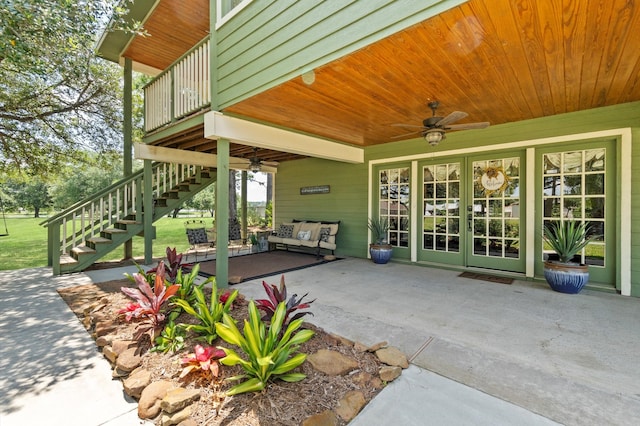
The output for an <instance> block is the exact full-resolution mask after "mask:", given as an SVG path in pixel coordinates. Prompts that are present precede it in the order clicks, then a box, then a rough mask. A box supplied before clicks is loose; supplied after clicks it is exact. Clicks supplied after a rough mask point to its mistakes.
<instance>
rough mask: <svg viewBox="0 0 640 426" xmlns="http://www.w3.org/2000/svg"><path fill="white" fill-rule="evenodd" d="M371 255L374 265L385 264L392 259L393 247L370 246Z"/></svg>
mask: <svg viewBox="0 0 640 426" xmlns="http://www.w3.org/2000/svg"><path fill="white" fill-rule="evenodd" d="M369 254H370V255H371V260H373V263H378V264H385V263H387V262H388V261H389V260H390V259H391V255H392V254H393V247H392V246H390V245H377V244H371V245H369Z"/></svg>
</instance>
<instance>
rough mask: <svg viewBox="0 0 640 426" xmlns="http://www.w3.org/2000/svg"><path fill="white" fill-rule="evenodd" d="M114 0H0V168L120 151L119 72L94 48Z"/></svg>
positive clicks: (38, 167) (49, 166) (45, 166)
mask: <svg viewBox="0 0 640 426" xmlns="http://www.w3.org/2000/svg"><path fill="white" fill-rule="evenodd" d="M115 1H116V0H104V1H82V0H0V22H2V24H3V25H2V27H1V28H0V172H12V173H16V172H17V171H19V170H26V172H27V174H29V175H36V174H39V175H43V176H44V175H46V174H48V173H50V172H52V171H55V170H56V169H57V167H59V166H60V165H67V164H70V163H73V162H85V161H86V159H87V157H86V151H93V152H98V153H105V152H112V151H119V147H120V146H121V141H122V136H121V133H122V129H121V127H122V102H121V92H122V90H121V87H120V70H119V68H118V66H117V64H112V63H109V62H107V61H104V60H102V59H99V58H97V57H96V56H95V53H94V50H93V49H94V47H95V41H96V37H97V35H98V34H100V32H101V31H102V28H103V26H104V23H105V22H106V21H107V19H108V17H109V16H111V15H112V14H113V13H114V12H115V14H116V16H118V17H120V16H123V14H124V13H125V12H126V9H125V8H115V9H114V7H113V4H114V3H115ZM118 19H119V18H118ZM116 21H117V19H116ZM136 25H137V23H133V24H131V28H135V27H136Z"/></svg>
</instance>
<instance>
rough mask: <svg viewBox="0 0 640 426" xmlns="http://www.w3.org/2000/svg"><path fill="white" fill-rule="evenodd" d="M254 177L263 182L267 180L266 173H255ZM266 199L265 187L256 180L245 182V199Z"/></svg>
mask: <svg viewBox="0 0 640 426" xmlns="http://www.w3.org/2000/svg"><path fill="white" fill-rule="evenodd" d="M254 179H255V180H257V181H260V182H263V183H266V182H267V175H266V173H261V172H258V173H255V174H254ZM266 199H267V188H266V186H264V185H259V184H258V183H256V182H252V181H249V182H247V201H265V200H266Z"/></svg>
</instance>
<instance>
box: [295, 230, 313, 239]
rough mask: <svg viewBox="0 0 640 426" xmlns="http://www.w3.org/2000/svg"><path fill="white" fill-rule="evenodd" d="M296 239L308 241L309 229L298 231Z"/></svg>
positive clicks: (309, 237)
mask: <svg viewBox="0 0 640 426" xmlns="http://www.w3.org/2000/svg"><path fill="white" fill-rule="evenodd" d="M298 239H299V240H304V241H309V240H310V239H311V231H300V232H298Z"/></svg>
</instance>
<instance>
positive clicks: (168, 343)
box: [151, 319, 186, 352]
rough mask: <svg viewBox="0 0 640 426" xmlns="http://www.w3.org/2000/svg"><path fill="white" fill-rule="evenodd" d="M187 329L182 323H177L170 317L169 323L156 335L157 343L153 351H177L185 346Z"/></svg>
mask: <svg viewBox="0 0 640 426" xmlns="http://www.w3.org/2000/svg"><path fill="white" fill-rule="evenodd" d="M185 334H186V330H185V329H184V327H183V326H182V324H176V323H175V321H174V320H172V319H169V321H168V323H167V325H165V326H164V329H163V330H162V332H161V333H160V336H158V337H156V345H155V346H154V347H153V348H152V349H151V350H152V351H153V352H169V351H171V352H177V351H179V350H180V349H182V348H183V347H184V338H185Z"/></svg>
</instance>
